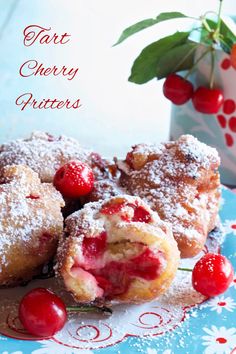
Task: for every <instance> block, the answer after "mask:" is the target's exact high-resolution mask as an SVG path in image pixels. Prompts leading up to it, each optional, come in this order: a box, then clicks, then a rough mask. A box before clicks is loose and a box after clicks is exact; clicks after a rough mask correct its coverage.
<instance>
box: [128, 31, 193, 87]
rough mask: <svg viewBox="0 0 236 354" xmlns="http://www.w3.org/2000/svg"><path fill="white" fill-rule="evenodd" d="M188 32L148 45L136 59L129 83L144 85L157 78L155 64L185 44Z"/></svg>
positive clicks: (178, 33) (177, 33)
mask: <svg viewBox="0 0 236 354" xmlns="http://www.w3.org/2000/svg"><path fill="white" fill-rule="evenodd" d="M189 35H190V32H176V33H174V34H173V35H170V36H167V37H164V38H161V39H159V40H158V41H156V42H154V43H151V44H149V45H148V46H147V47H146V48H144V49H143V50H142V52H141V53H140V55H139V56H138V57H137V58H136V60H135V61H134V63H133V66H132V69H131V75H130V77H129V81H131V82H134V83H136V84H144V83H146V82H148V81H150V80H151V79H153V78H154V77H156V76H157V64H158V62H159V60H160V59H161V58H162V56H163V55H164V54H166V53H167V52H168V51H169V50H170V49H172V48H174V47H176V46H178V45H180V44H185V43H186V42H187V40H188V36H189Z"/></svg>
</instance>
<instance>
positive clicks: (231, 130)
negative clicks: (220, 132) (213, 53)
mask: <svg viewBox="0 0 236 354" xmlns="http://www.w3.org/2000/svg"><path fill="white" fill-rule="evenodd" d="M220 66H221V69H223V70H229V69H230V68H231V67H232V65H231V61H230V59H229V58H225V59H223V60H222V62H221V64H220ZM216 118H217V121H218V124H219V126H220V127H221V129H227V132H225V133H224V138H225V144H226V145H227V146H228V147H233V146H234V142H235V138H234V134H235V133H236V102H235V100H234V99H232V98H227V99H226V100H225V101H224V104H223V106H222V111H221V112H219V114H218V115H217V116H216Z"/></svg>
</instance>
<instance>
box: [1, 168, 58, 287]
mask: <svg viewBox="0 0 236 354" xmlns="http://www.w3.org/2000/svg"><path fill="white" fill-rule="evenodd" d="M63 205H64V202H63V199H62V197H61V195H60V193H59V192H57V191H56V190H55V188H54V187H53V186H52V185H51V184H48V183H41V182H40V180H39V178H38V175H37V173H35V172H33V171H32V170H31V169H30V168H28V167H26V166H20V165H19V166H7V167H5V168H4V169H2V171H1V176H0V286H9V285H11V286H12V285H14V284H17V283H19V282H22V281H26V280H29V279H30V278H32V276H33V275H35V274H37V273H38V272H39V271H40V268H41V267H42V266H43V264H44V263H46V262H48V261H49V260H50V259H51V258H52V257H53V255H54V254H55V251H56V248H57V243H58V238H59V236H60V235H61V234H62V231H63V218H62V214H61V207H62V206H63Z"/></svg>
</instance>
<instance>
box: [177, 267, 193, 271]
mask: <svg viewBox="0 0 236 354" xmlns="http://www.w3.org/2000/svg"><path fill="white" fill-rule="evenodd" d="M178 270H183V271H184V272H192V271H193V270H192V269H189V268H178Z"/></svg>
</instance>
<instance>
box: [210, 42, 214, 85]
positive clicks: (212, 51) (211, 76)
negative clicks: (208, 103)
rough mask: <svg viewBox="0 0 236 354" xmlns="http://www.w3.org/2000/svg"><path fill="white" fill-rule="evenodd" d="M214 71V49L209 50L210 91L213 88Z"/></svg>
mask: <svg viewBox="0 0 236 354" xmlns="http://www.w3.org/2000/svg"><path fill="white" fill-rule="evenodd" d="M214 69H215V49H214V48H213V47H212V48H211V74H210V89H213V86H214Z"/></svg>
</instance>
